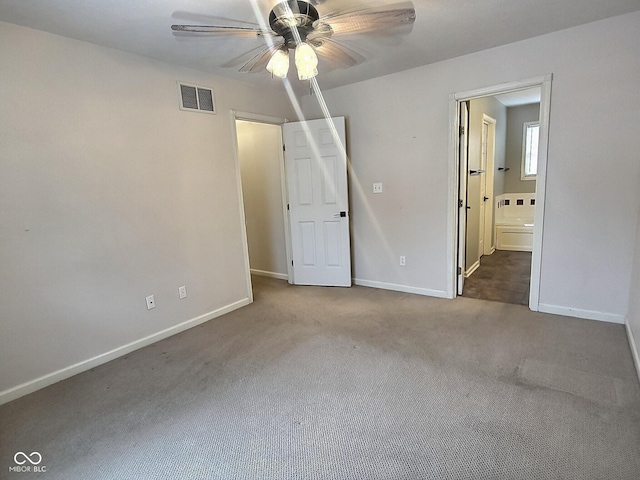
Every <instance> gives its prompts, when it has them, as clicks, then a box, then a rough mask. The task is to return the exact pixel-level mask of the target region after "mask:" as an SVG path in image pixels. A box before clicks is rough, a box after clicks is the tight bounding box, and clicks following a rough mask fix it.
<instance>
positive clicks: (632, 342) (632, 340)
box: [624, 319, 640, 380]
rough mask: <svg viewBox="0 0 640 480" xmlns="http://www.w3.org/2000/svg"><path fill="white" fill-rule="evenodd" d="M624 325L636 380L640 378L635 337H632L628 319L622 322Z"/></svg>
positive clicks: (639, 356)
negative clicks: (634, 367)
mask: <svg viewBox="0 0 640 480" xmlns="http://www.w3.org/2000/svg"><path fill="white" fill-rule="evenodd" d="M624 326H625V328H626V329H627V339H628V340H629V347H631V356H632V357H633V363H634V365H635V366H636V373H637V374H638V380H640V352H638V344H637V343H636V340H635V338H633V332H632V331H631V327H630V326H629V320H628V319H627V321H626V322H624Z"/></svg>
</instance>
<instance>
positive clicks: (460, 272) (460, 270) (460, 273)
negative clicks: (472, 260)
mask: <svg viewBox="0 0 640 480" xmlns="http://www.w3.org/2000/svg"><path fill="white" fill-rule="evenodd" d="M458 275H462V267H458Z"/></svg>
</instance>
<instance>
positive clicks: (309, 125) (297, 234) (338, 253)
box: [283, 117, 351, 287]
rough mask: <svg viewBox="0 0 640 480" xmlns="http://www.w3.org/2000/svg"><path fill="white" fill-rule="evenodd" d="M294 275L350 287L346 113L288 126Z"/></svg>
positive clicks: (299, 280) (305, 281) (304, 281)
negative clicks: (343, 115)
mask: <svg viewBox="0 0 640 480" xmlns="http://www.w3.org/2000/svg"><path fill="white" fill-rule="evenodd" d="M283 137H284V145H285V155H284V158H285V172H286V177H287V190H288V199H289V202H288V203H289V227H290V232H291V252H292V264H293V275H292V276H293V279H292V281H291V283H293V284H296V285H325V286H342V287H349V286H351V246H350V234H349V192H348V184H347V154H346V141H345V138H346V136H345V123H344V117H338V118H330V119H319V120H309V121H304V122H292V123H286V124H284V125H283Z"/></svg>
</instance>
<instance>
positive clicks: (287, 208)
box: [287, 203, 291, 211]
mask: <svg viewBox="0 0 640 480" xmlns="http://www.w3.org/2000/svg"><path fill="white" fill-rule="evenodd" d="M289 210H291V209H290V208H289V204H288V203H287V211H289Z"/></svg>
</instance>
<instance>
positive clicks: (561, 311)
mask: <svg viewBox="0 0 640 480" xmlns="http://www.w3.org/2000/svg"><path fill="white" fill-rule="evenodd" d="M538 311H539V312H543V313H553V314H555V315H565V316H567V317H576V318H584V319H586V320H598V321H600V322H609V323H619V324H623V323H624V315H618V314H615V313H605V312H596V311H593V310H582V309H580V308H571V307H559V306H557V305H546V304H544V303H539V304H538Z"/></svg>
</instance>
